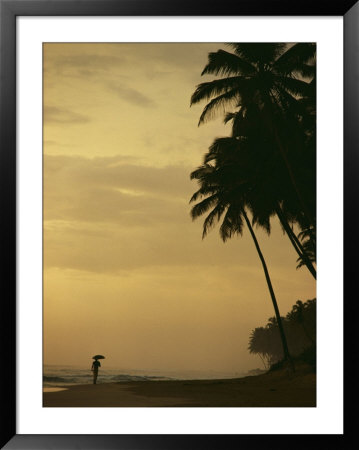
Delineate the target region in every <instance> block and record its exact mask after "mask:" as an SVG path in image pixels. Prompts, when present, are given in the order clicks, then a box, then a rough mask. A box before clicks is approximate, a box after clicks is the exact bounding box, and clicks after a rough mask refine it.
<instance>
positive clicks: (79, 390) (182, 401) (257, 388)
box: [43, 371, 316, 407]
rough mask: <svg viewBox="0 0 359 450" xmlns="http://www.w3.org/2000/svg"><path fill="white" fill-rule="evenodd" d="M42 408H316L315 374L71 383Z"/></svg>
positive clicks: (50, 396)
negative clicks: (223, 378) (72, 384)
mask: <svg viewBox="0 0 359 450" xmlns="http://www.w3.org/2000/svg"><path fill="white" fill-rule="evenodd" d="M43 406H45V407H121V406H123V407H146V406H147V407H162V406H164V407H206V406H207V407H315V406H316V376H315V374H313V373H308V372H306V371H304V372H303V371H301V372H299V373H298V372H297V373H296V374H294V375H291V376H288V374H287V373H284V372H273V373H267V374H264V375H259V376H250V377H245V378H237V379H229V380H228V379H225V380H186V381H133V382H128V383H104V384H101V381H100V377H99V380H98V384H96V385H93V384H89V385H77V386H69V388H68V389H67V390H64V391H60V392H45V393H44V394H43Z"/></svg>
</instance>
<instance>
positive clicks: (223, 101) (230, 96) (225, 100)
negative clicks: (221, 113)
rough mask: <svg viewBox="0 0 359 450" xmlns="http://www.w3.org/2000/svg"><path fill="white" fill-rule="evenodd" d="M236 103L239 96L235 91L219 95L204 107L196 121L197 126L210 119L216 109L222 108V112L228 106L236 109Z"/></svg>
mask: <svg viewBox="0 0 359 450" xmlns="http://www.w3.org/2000/svg"><path fill="white" fill-rule="evenodd" d="M238 102H239V95H238V90H237V89H232V90H231V91H228V92H225V93H224V94H222V95H219V96H218V97H216V98H214V99H213V100H211V101H210V102H209V103H207V105H206V106H205V107H204V109H203V111H202V114H201V116H200V118H199V121H198V126H199V125H201V124H202V123H204V122H206V121H207V120H210V119H212V118H213V116H214V115H215V113H216V110H218V108H220V107H222V108H223V110H225V107H226V105H228V104H229V105H230V106H232V107H236V106H238Z"/></svg>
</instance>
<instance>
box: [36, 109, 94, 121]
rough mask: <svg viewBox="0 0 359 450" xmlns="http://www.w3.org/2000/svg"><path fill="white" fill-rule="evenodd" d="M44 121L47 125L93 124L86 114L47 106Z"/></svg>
mask: <svg viewBox="0 0 359 450" xmlns="http://www.w3.org/2000/svg"><path fill="white" fill-rule="evenodd" d="M44 121H45V123H58V124H66V125H71V124H73V125H74V124H84V123H88V122H91V119H90V117H88V116H85V115H84V114H80V113H77V112H74V111H70V110H69V109H65V108H58V107H56V106H45V107H44Z"/></svg>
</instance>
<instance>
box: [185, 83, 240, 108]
mask: <svg viewBox="0 0 359 450" xmlns="http://www.w3.org/2000/svg"><path fill="white" fill-rule="evenodd" d="M245 81H247V79H246V78H245V77H242V76H237V77H228V78H220V79H219V80H213V81H207V82H205V83H201V84H199V85H198V86H197V87H196V90H195V91H194V93H193V94H192V97H191V106H192V105H194V104H195V103H199V102H200V101H202V100H209V99H210V98H212V97H215V96H217V95H221V94H223V93H226V92H229V91H232V90H233V89H240V88H241V87H242V86H243V84H244V83H245Z"/></svg>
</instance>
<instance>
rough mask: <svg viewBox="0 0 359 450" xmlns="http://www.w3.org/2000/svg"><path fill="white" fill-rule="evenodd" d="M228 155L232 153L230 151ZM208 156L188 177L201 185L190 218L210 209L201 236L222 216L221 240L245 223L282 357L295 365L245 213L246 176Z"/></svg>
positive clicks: (247, 206)
mask: <svg viewBox="0 0 359 450" xmlns="http://www.w3.org/2000/svg"><path fill="white" fill-rule="evenodd" d="M221 155H222V154H221V153H219V156H221ZM229 155H230V156H232V153H230V154H229ZM207 156H208V155H207ZM208 158H210V159H211V160H213V159H214V160H215V163H214V164H213V162H212V163H210V162H208V161H206V158H205V162H204V164H203V165H202V166H201V167H199V168H198V169H197V170H195V171H193V172H192V174H191V178H192V179H196V180H198V181H199V185H200V187H199V189H198V190H197V192H195V193H194V194H193V196H192V198H191V200H190V201H191V202H195V201H198V203H197V204H196V205H194V206H193V207H192V210H191V215H192V218H193V219H196V218H197V217H199V216H201V215H202V214H204V213H207V212H208V211H210V212H209V214H208V215H207V217H206V218H205V220H204V223H203V234H202V237H203V238H204V237H205V236H206V234H207V232H208V231H209V229H210V228H211V227H212V226H213V225H214V224H215V223H216V222H218V221H220V220H221V218H222V217H223V220H222V224H221V226H220V236H221V238H222V240H223V241H226V240H227V239H228V238H230V237H231V236H232V235H234V234H240V235H242V233H243V227H244V223H245V224H246V225H247V227H248V229H249V232H250V234H251V237H252V239H253V242H254V245H255V247H256V250H257V253H258V256H259V258H260V261H261V264H262V267H263V271H264V275H265V278H266V282H267V286H268V290H269V293H270V297H271V300H272V303H273V307H274V311H275V316H276V319H277V322H278V329H279V333H280V337H281V342H282V346H283V354H284V358H285V359H286V360H287V361H288V362H289V363H290V365H291V367H292V368H294V367H293V366H292V360H291V358H290V354H289V350H288V345H287V340H286V337H285V333H284V329H283V326H282V321H281V317H280V313H279V308H278V303H277V300H276V297H275V293H274V290H273V286H272V282H271V279H270V275H269V271H268V268H267V264H266V262H265V259H264V256H263V253H262V251H261V249H260V246H259V243H258V240H257V237H256V235H255V233H254V230H253V227H252V225H251V222H250V220H249V218H248V214H247V209H249V210H251V208H252V203H251V196H250V193H249V192H250V188H251V184H250V182H249V181H248V180H246V179H245V178H239V177H238V173H237V171H236V168H235V167H234V166H233V164H230V163H228V161H227V163H226V162H225V161H221V164H219V162H218V160H216V158H213V155H210V156H208ZM263 226H265V224H263Z"/></svg>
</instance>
